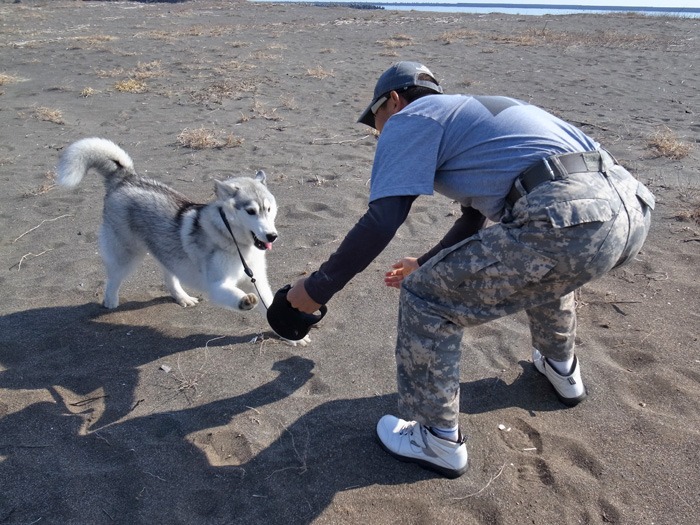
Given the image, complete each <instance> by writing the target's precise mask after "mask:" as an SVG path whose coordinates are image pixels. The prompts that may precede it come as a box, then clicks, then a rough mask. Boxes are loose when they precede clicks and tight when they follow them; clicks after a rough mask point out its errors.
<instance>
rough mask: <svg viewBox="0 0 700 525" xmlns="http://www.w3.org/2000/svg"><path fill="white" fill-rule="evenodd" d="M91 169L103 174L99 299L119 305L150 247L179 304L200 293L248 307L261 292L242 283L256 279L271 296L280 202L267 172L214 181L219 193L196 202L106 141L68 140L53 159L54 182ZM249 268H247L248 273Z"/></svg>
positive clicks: (68, 182)
mask: <svg viewBox="0 0 700 525" xmlns="http://www.w3.org/2000/svg"><path fill="white" fill-rule="evenodd" d="M91 169H94V170H95V171H97V172H98V173H99V174H100V175H102V177H104V180H105V187H106V194H105V198H104V210H103V213H102V219H103V222H102V226H101V228H100V235H99V241H100V251H101V254H102V259H103V261H104V265H105V269H106V271H107V285H106V287H105V296H104V305H105V306H106V307H107V308H116V307H117V306H119V287H120V286H121V284H122V281H124V279H125V278H126V277H127V276H128V275H129V274H130V273H131V272H133V271H134V270H135V269H136V266H137V265H138V264H139V263H140V262H141V261H142V260H143V258H144V256H145V255H146V253H147V252H150V253H151V255H153V256H154V257H155V258H156V260H157V261H158V262H159V263H160V265H161V267H162V268H163V275H164V278H165V286H166V287H167V289H168V291H169V292H170V294H171V295H172V296H173V298H174V299H175V301H176V302H177V303H178V304H179V305H181V306H194V305H195V304H197V299H196V298H195V297H192V296H190V295H188V294H187V292H185V290H183V288H182V285H185V286H188V287H192V288H194V289H197V290H200V291H202V292H205V293H206V294H207V296H208V297H209V299H210V300H211V301H212V302H213V303H214V304H216V305H219V306H223V307H224V308H229V309H231V310H238V311H244V310H251V309H252V308H254V307H255V306H256V305H257V304H258V297H257V296H256V295H255V294H254V293H252V291H253V290H252V287H250V286H248V289H249V291H247V292H246V291H243V290H241V289H240V288H239V285H243V284H245V283H246V282H247V283H248V284H250V283H251V282H253V281H252V279H253V278H254V284H255V286H256V288H257V291H258V293H259V294H260V298H261V299H262V302H263V305H264V306H265V308H267V307H268V306H269V305H270V304H271V303H272V299H273V295H272V291H271V290H270V285H269V283H268V280H267V269H266V264H265V252H266V251H267V250H269V249H270V248H271V247H272V243H273V242H274V241H275V239H277V230H276V229H275V216H276V215H277V204H276V203H275V198H274V197H273V196H272V194H271V193H270V191H269V190H268V189H267V186H266V185H265V179H266V176H265V173H264V172H263V171H258V173H257V174H256V176H255V178H250V177H242V178H234V179H229V180H226V181H224V182H221V181H215V182H216V199H215V200H214V201H212V202H210V203H208V204H197V203H194V202H192V201H190V200H189V199H187V197H185V196H184V195H182V194H180V193H178V192H176V191H175V190H173V189H171V188H169V187H167V186H165V185H164V184H161V183H159V182H157V181H154V180H149V179H145V178H142V177H139V176H138V175H137V174H136V171H135V170H134V163H133V161H132V160H131V158H130V157H129V155H128V154H127V153H126V152H125V151H124V150H123V149H121V148H120V147H119V146H117V145H116V144H114V143H113V142H110V141H109V140H105V139H100V138H86V139H82V140H79V141H78V142H75V143H73V144H71V145H70V146H69V147H68V148H67V149H66V151H65V152H64V153H63V155H62V156H61V159H60V161H59V164H58V168H57V172H58V183H59V184H61V185H63V186H67V187H74V186H76V185H77V184H78V183H79V182H80V181H81V179H82V178H83V176H84V175H85V174H86V173H87V172H88V171H89V170H91ZM251 270H252V275H251Z"/></svg>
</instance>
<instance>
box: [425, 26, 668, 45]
mask: <svg viewBox="0 0 700 525" xmlns="http://www.w3.org/2000/svg"><path fill="white" fill-rule="evenodd" d="M436 40H437V41H442V42H443V43H444V44H453V43H455V42H459V41H462V40H475V41H478V42H480V43H484V42H487V41H491V42H496V43H499V44H513V45H517V46H536V45H555V46H562V47H574V46H581V47H591V48H601V47H603V48H613V49H635V48H637V49H644V48H649V47H652V46H656V47H658V46H664V45H668V44H669V43H670V42H669V40H668V39H666V38H664V37H660V36H658V35H650V34H646V33H644V34H628V33H623V32H619V31H592V32H583V31H578V32H577V31H550V30H548V29H547V26H546V24H545V26H544V27H543V28H542V29H528V30H527V31H524V32H521V33H513V34H500V33H499V34H486V33H481V32H478V31H474V30H471V29H455V30H452V31H446V32H444V33H442V34H441V35H440V36H438V37H437V39H436Z"/></svg>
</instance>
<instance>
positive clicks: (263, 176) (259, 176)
mask: <svg viewBox="0 0 700 525" xmlns="http://www.w3.org/2000/svg"><path fill="white" fill-rule="evenodd" d="M255 180H257V181H258V182H260V183H261V184H264V185H265V186H267V175H266V174H265V172H264V171H263V170H258V172H257V173H256V174H255Z"/></svg>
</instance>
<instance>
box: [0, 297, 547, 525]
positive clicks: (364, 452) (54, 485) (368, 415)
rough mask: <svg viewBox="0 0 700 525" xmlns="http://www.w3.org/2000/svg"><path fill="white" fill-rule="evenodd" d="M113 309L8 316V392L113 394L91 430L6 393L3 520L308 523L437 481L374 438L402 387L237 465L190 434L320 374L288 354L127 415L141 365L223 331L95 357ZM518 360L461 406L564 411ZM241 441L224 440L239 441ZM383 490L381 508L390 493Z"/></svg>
mask: <svg viewBox="0 0 700 525" xmlns="http://www.w3.org/2000/svg"><path fill="white" fill-rule="evenodd" d="M140 306H141V307H142V306H143V305H140ZM125 307H129V305H125ZM103 313H104V310H103V309H102V308H101V307H100V306H99V305H95V304H86V305H82V306H74V307H56V308H43V309H37V310H31V311H27V312H20V313H16V314H10V315H7V316H4V317H2V318H0V334H2V335H0V342H1V346H0V366H2V367H3V368H4V370H2V371H0V388H3V389H7V390H10V391H16V395H22V391H23V390H31V389H49V390H50V391H51V389H55V388H56V386H61V387H64V388H67V389H69V390H71V391H72V392H76V393H79V394H88V393H89V392H93V391H95V390H96V389H97V388H103V389H104V392H106V393H109V398H108V405H109V406H108V408H107V409H106V411H105V413H104V415H103V419H104V421H102V423H104V424H103V425H102V426H101V428H100V430H99V431H91V432H87V433H86V432H84V431H81V428H83V427H84V421H83V419H82V418H81V417H80V416H79V415H76V414H75V413H74V411H72V410H69V407H67V406H66V405H65V403H64V402H62V401H61V400H60V399H58V398H57V399H56V401H57V402H54V403H52V402H48V401H40V402H37V403H34V404H31V405H29V406H27V407H26V408H25V409H23V410H20V411H18V412H14V413H8V410H7V405H3V403H2V400H0V486H2V487H3V490H2V491H0V523H5V522H8V523H15V522H18V523H19V522H22V523H24V522H26V523H34V522H36V521H37V520H41V522H42V523H69V522H70V523H201V524H204V523H217V524H218V523H287V524H289V523H310V522H312V521H313V520H314V519H315V518H317V517H318V516H319V515H320V514H321V513H322V512H323V511H324V510H325V509H326V508H328V507H329V505H331V504H332V502H333V500H334V498H335V497H336V495H338V494H340V493H342V492H344V491H347V490H350V489H356V488H360V487H368V486H377V485H379V486H382V485H383V486H391V485H402V484H410V483H416V482H420V481H423V480H428V479H433V478H435V477H436V475H434V474H432V473H430V472H428V471H425V470H422V469H420V468H418V467H416V466H414V465H405V464H402V463H399V462H397V461H395V460H394V459H392V458H390V457H389V456H387V455H386V453H384V452H383V451H382V450H381V449H380V447H379V446H378V445H377V444H376V441H375V437H374V427H375V425H376V421H377V420H378V419H379V418H380V417H381V416H382V415H383V414H385V413H394V412H395V408H396V396H395V395H393V394H392V395H380V396H371V397H364V398H359V399H333V400H329V401H327V402H322V403H321V404H319V405H316V406H314V407H313V408H310V409H309V410H308V411H307V412H305V413H303V414H302V415H301V416H300V417H299V418H298V419H296V421H293V422H292V423H291V424H289V425H288V426H287V427H286V428H285V429H284V430H283V431H280V432H278V435H276V437H275V438H274V439H272V440H271V442H270V444H269V446H266V447H264V448H263V449H262V450H256V449H255V447H248V454H247V455H244V456H242V457H243V460H242V461H240V462H239V463H238V464H236V465H230V464H229V465H225V464H219V465H214V464H212V462H211V461H210V458H209V457H208V456H207V454H205V453H204V452H203V451H202V450H201V448H200V447H198V446H196V445H195V444H194V443H193V440H192V438H191V436H192V435H193V434H196V433H200V434H201V433H204V434H207V433H208V432H209V435H212V433H214V432H215V429H217V428H220V427H223V426H225V425H227V424H229V423H231V421H232V419H233V418H235V417H236V416H239V415H241V414H243V413H250V412H251V411H254V412H257V411H264V410H265V408H264V407H266V406H270V405H272V404H274V403H276V402H278V401H281V400H284V399H285V398H286V397H288V396H292V395H293V394H294V393H295V392H297V391H299V390H300V389H301V388H302V387H304V385H307V384H309V382H310V381H311V380H312V378H313V377H314V372H313V368H314V362H313V361H311V360H309V359H306V358H302V357H298V356H292V357H288V358H285V359H282V360H279V361H277V362H275V363H274V364H273V366H272V369H273V371H275V372H276V373H277V376H276V377H275V378H273V379H272V380H270V381H267V382H264V383H262V384H260V385H259V386H257V387H255V388H253V389H251V390H250V391H248V392H245V393H243V394H241V395H237V396H234V397H230V398H226V399H221V400H217V401H213V402H210V403H206V404H202V405H198V406H191V407H188V408H185V409H182V410H175V411H168V412H162V413H155V414H150V415H145V416H141V417H134V418H132V419H127V420H123V419H121V418H122V417H123V416H124V415H125V414H126V413H128V412H129V410H130V409H131V404H132V403H133V392H134V389H135V386H136V384H137V381H138V374H139V370H138V367H139V366H141V365H143V364H145V363H148V362H151V361H153V360H156V359H158V358H160V357H163V356H164V355H168V354H176V353H179V352H182V351H186V350H190V349H193V348H201V347H203V346H204V345H205V344H206V343H207V341H209V340H211V339H212V337H215V336H211V335H207V334H197V335H192V336H190V337H185V338H171V337H167V336H165V335H163V334H161V333H159V332H157V331H155V330H153V329H151V328H147V327H129V328H130V330H131V334H132V335H131V336H130V337H131V338H133V341H134V342H133V343H132V346H130V347H129V348H126V349H122V351H121V352H118V353H117V352H114V353H112V354H111V355H110V354H109V353H107V355H106V356H105V353H106V352H96V350H95V348H94V340H95V339H94V338H95V335H94V334H95V331H98V332H99V331H109V330H110V329H114V327H111V328H110V326H109V325H102V324H100V323H99V322H92V321H94V320H95V319H97V318H98V317H99V316H100V315H101V314H103ZM86 319H87V320H88V322H87V323H86V322H85V320H86ZM79 327H82V328H79ZM121 328H124V327H121ZM103 338H104V333H103V334H102V338H101V340H102V339H103ZM247 339H248V337H247V336H243V337H240V338H235V337H230V338H228V337H227V338H225V340H224V341H222V342H220V344H233V343H237V342H244V341H246V340H247ZM144 341H148V344H147V345H143V342H144ZM142 347H144V348H143V349H141V348H142ZM139 349H141V350H139ZM96 353H97V354H99V355H101V357H99V358H98V357H95V354H96ZM78 363H79V366H77V364H78ZM521 364H522V365H523V370H524V372H523V374H522V375H521V377H520V378H519V379H518V380H517V381H516V382H515V383H513V384H510V385H506V384H504V383H502V382H501V381H500V380H498V379H494V378H490V379H486V380H482V381H474V382H469V383H463V384H462V396H461V397H462V410H463V411H464V412H467V413H477V412H486V411H493V410H497V409H499V408H502V407H505V406H514V405H515V406H522V407H524V408H526V409H532V410H556V409H559V408H560V406H559V405H558V403H556V401H553V400H552V399H551V397H549V396H547V395H546V394H543V392H546V385H545V383H544V382H543V380H539V379H538V378H537V373H536V372H534V371H532V366H531V365H530V366H526V364H525V363H521ZM76 370H82V373H77V372H76ZM86 370H87V371H88V372H87V373H86V372H85V371H86ZM538 381H539V382H538ZM533 385H534V386H533ZM506 390H507V391H508V392H506ZM513 390H515V393H514V392H513ZM120 419H121V420H120ZM224 428H226V427H224ZM245 437H246V436H244V435H240V434H239V435H230V436H229V435H219V438H221V440H222V441H230V442H234V441H236V440H245ZM389 492H391V491H389ZM376 497H377V499H376V500H375V504H382V501H381V498H382V493H381V491H379V492H378V494H377V496H376ZM387 497H389V495H387ZM393 504H395V503H394V502H392V501H389V500H387V501H386V505H388V506H391V505H393Z"/></svg>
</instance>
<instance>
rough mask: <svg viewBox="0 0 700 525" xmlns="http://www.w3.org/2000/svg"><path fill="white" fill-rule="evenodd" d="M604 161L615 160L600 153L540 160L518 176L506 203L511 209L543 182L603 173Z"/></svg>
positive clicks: (558, 156)
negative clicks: (569, 176) (575, 175)
mask: <svg viewBox="0 0 700 525" xmlns="http://www.w3.org/2000/svg"><path fill="white" fill-rule="evenodd" d="M606 160H610V161H611V163H615V159H614V158H613V157H612V155H610V154H609V153H607V152H601V151H589V152H586V153H566V154H563V155H553V156H551V157H547V158H545V159H542V160H540V161H538V162H537V164H535V165H534V166H532V167H531V168H528V169H526V170H525V171H523V172H522V173H521V174H520V175H519V176H518V178H517V179H516V181H515V183H514V184H513V187H512V188H511V189H510V191H509V192H508V195H507V196H506V203H507V204H508V205H509V206H511V207H512V206H513V205H514V204H515V202H516V201H517V200H518V199H519V198H520V197H523V196H524V195H527V194H528V193H530V192H531V191H532V190H534V189H535V188H536V187H537V186H539V185H540V184H544V183H545V182H550V181H553V180H561V179H565V178H566V177H567V175H572V174H574V173H591V172H601V171H604V164H605V161H606Z"/></svg>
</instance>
